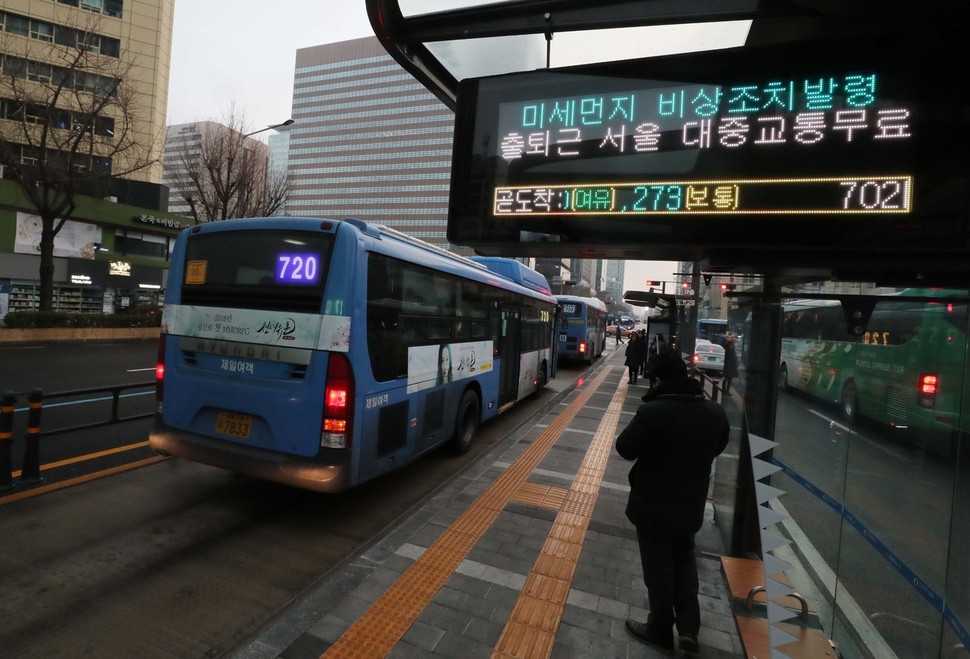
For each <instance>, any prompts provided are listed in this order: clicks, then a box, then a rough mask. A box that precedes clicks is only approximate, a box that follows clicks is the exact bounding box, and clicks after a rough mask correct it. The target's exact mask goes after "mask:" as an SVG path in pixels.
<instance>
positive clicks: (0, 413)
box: [0, 381, 155, 490]
mask: <svg viewBox="0 0 970 659" xmlns="http://www.w3.org/2000/svg"><path fill="white" fill-rule="evenodd" d="M154 387H155V382H154V381H149V382H138V383H135V384H118V385H108V386H102V387H88V388H85V389H73V390H70V391H58V392H54V393H44V392H43V391H42V390H41V389H34V390H32V391H29V392H21V393H17V392H13V391H5V392H3V393H2V394H0V490H6V489H9V488H10V487H12V486H13V478H12V468H13V460H12V455H11V454H12V450H13V420H14V415H15V414H16V413H17V412H18V411H24V409H23V408H22V409H21V410H17V403H18V400H20V399H24V400H26V402H27V408H26V411H27V429H26V433H25V435H24V440H25V445H24V459H23V467H22V469H21V472H20V481H21V483H30V482H32V481H37V480H40V439H41V437H49V436H54V435H62V434H65V433H70V432H78V431H81V430H88V429H91V428H100V427H103V426H109V425H113V424H116V423H124V422H127V421H136V420H138V419H144V418H147V417H150V416H152V415H153V414H154V413H155V412H154V410H150V411H148V412H137V413H133V414H122V409H121V401H122V399H123V398H125V397H135V396H146V395H152V396H153V395H154V392H155V389H154ZM139 389H141V390H144V391H143V392H142V393H126V392H130V391H133V390H139ZM98 394H104V395H101V396H99V395H98ZM79 397H85V398H83V399H81V400H77V399H78V398H79ZM55 401H57V402H55ZM106 401H111V406H110V412H109V413H108V414H107V415H106V416H99V417H98V418H96V419H95V420H92V421H87V422H84V423H75V424H72V425H64V426H58V427H55V428H48V429H44V427H43V410H44V406H45V405H47V406H48V407H65V406H71V405H93V404H96V403H102V402H106Z"/></svg>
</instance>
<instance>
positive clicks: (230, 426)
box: [216, 412, 253, 439]
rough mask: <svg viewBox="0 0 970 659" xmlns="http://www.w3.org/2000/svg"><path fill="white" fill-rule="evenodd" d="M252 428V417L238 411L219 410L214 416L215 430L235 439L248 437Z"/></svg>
mask: <svg viewBox="0 0 970 659" xmlns="http://www.w3.org/2000/svg"><path fill="white" fill-rule="evenodd" d="M252 428H253V417H251V416H250V415H248V414H239V413H238V412H219V416H217V417H216V432H217V433H221V434H223V435H229V436H230V437H236V438H237V439H249V433H250V431H251V430H252Z"/></svg>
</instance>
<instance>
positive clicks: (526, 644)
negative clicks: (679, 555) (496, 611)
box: [322, 368, 623, 659]
mask: <svg viewBox="0 0 970 659" xmlns="http://www.w3.org/2000/svg"><path fill="white" fill-rule="evenodd" d="M612 370H613V369H612V368H604V369H603V372H602V373H601V374H599V375H598V376H597V377H595V378H594V379H593V380H592V381H590V382H587V383H586V385H585V389H583V390H581V391H580V393H579V396H577V397H576V400H574V401H573V402H572V403H571V404H570V405H568V406H567V408H566V409H565V410H564V411H563V412H562V413H561V414H559V416H557V417H556V419H555V421H553V422H552V423H551V424H550V425H549V426H548V427H547V428H546V429H545V430H544V431H543V432H542V434H541V435H539V437H538V438H537V439H536V440H535V441H534V442H532V444H531V445H530V446H529V447H528V448H527V449H526V450H525V451H524V452H523V453H522V455H521V456H519V458H518V459H517V460H516V461H515V463H514V464H512V466H510V467H509V468H508V469H507V470H506V471H505V472H504V473H503V474H502V475H501V476H500V477H499V478H498V479H496V481H495V482H494V483H492V485H491V486H490V487H489V488H488V489H487V490H486V491H485V492H483V493H482V494H481V495H480V496H479V498H478V499H477V500H476V501H475V502H474V503H472V505H471V506H470V507H469V508H468V509H467V510H466V511H465V512H464V513H462V515H461V516H460V517H459V518H458V519H456V520H455V522H454V523H453V524H452V525H451V526H450V527H449V528H448V529H446V530H445V531H444V533H442V535H441V537H440V538H439V539H438V540H437V541H435V543H434V544H432V545H431V546H430V547H428V549H427V551H425V552H424V553H423V554H422V555H421V557H420V558H418V559H417V560H416V561H415V562H414V564H412V565H411V567H410V568H408V569H407V570H406V571H405V572H404V574H402V575H401V577H400V578H399V579H398V580H397V581H396V582H395V583H394V584H393V585H391V586H390V588H388V590H387V591H386V592H385V593H384V594H383V595H382V596H381V597H380V598H378V600H377V601H376V602H374V604H372V605H371V607H370V608H369V609H368V610H367V611H366V612H365V613H364V614H363V615H362V616H361V617H360V618H358V619H357V621H356V622H355V623H354V624H353V625H351V626H350V628H349V629H348V630H347V631H346V632H344V634H343V635H342V636H341V637H340V638H338V639H337V640H336V642H335V643H334V644H333V645H332V646H330V649H329V650H327V652H325V653H324V654H323V655H322V656H324V657H334V658H343V657H348V658H355V659H356V658H363V657H375V658H376V657H384V656H386V655H387V654H388V653H389V652H390V651H391V650H392V649H393V648H394V645H395V644H397V642H398V641H399V640H400V639H401V637H402V636H404V634H405V633H406V632H407V630H408V628H409V627H410V626H411V625H412V624H413V623H414V621H415V620H416V619H417V617H418V616H419V615H420V614H421V612H422V611H423V610H424V609H425V607H426V606H427V605H428V603H429V602H430V601H431V599H432V598H433V597H434V595H435V593H437V592H438V590H439V589H440V588H441V587H442V586H443V585H444V583H445V582H446V581H447V580H448V578H449V577H450V576H451V574H452V573H453V572H454V571H455V569H456V568H457V567H458V564H459V563H461V561H462V560H463V559H464V557H465V556H466V555H467V554H468V552H469V551H470V550H471V549H472V547H474V546H475V543H477V542H478V541H479V539H480V538H481V537H482V535H484V533H485V532H486V531H487V530H488V528H489V526H491V525H492V523H493V522H494V521H495V519H496V518H497V517H498V515H499V513H500V512H501V511H502V510H503V509H504V508H505V506H506V504H508V502H509V501H511V500H513V498H516V497H517V494H518V493H519V492H520V491H522V486H523V485H524V484H525V482H526V479H527V478H528V477H529V475H530V474H531V473H532V472H533V470H535V469H536V467H538V466H539V464H540V463H541V462H542V460H543V458H544V457H545V455H546V453H548V451H549V449H551V448H552V447H553V445H555V443H556V441H558V439H559V437H560V435H561V434H562V433H563V431H564V430H565V429H566V427H567V426H568V425H569V424H570V423H571V422H572V420H573V419H574V418H575V416H576V414H577V413H578V412H579V411H580V410H581V409H582V408H583V407H584V406H585V405H586V404H587V403H588V402H589V399H590V397H592V395H593V393H595V392H596V390H597V389H598V388H599V387H600V386H601V385H602V384H603V382H604V381H605V380H606V378H607V376H608V375H609V374H610V373H611V372H612ZM618 398H619V399H620V400H622V399H623V397H622V396H619V397H618ZM613 406H614V405H613V404H611V405H610V409H611V410H612V408H613ZM617 418H619V414H618V413H617ZM601 427H602V426H601ZM613 427H614V428H615V422H614V424H613ZM601 433H602V430H601V431H599V432H598V433H597V435H596V437H595V438H594V440H593V442H592V443H591V445H595V444H597V438H598V437H599V436H600V434H601ZM610 440H612V437H611V438H610ZM610 440H607V441H610ZM588 456H589V453H587V459H588ZM584 463H585V461H584ZM604 465H605V462H604ZM580 473H581V474H582V473H583V470H582V468H581V469H580ZM590 476H591V477H592V474H590ZM600 477H602V469H601V470H600ZM526 491H527V492H528V491H530V490H526ZM568 497H569V495H568V493H567V495H566V498H567V499H568ZM590 512H592V508H590ZM565 515H566V517H565V518H564V522H563V523H564V524H565V525H566V526H573V527H576V528H582V529H583V532H584V534H585V528H586V525H587V524H588V522H589V519H588V517H587V518H586V519H585V521H583V520H582V519H580V518H581V517H582V515H581V514H575V513H572V514H569V513H565ZM563 516H564V513H563V512H562V510H560V513H559V515H558V516H557V519H556V522H557V524H559V523H560V521H559V520H560V518H562V517H563ZM554 526H555V525H554ZM556 540H557V542H561V540H560V539H558V538H556ZM581 546H582V545H581V543H580V547H581ZM577 555H578V553H577ZM557 560H562V559H557ZM537 563H538V561H537ZM573 568H575V565H574V566H573ZM533 571H534V570H533ZM530 576H531V575H530ZM528 585H529V584H528V582H527V583H526V586H527V587H528ZM558 590H562V589H561V588H558V589H551V590H549V589H545V588H543V589H542V592H543V593H547V594H548V593H550V592H558ZM565 591H566V593H567V594H568V591H569V588H568V587H566V588H565ZM563 602H565V596H564V597H563ZM548 605H549V603H548V602H546V601H545V600H541V599H537V598H532V597H530V598H529V606H530V607H532V608H533V610H534V615H533V614H529V613H528V612H526V611H523V612H522V613H521V614H520V615H521V617H522V618H524V620H525V621H530V620H531V621H534V622H535V623H536V624H537V625H538V627H533V625H532V623H530V622H524V621H517V624H522V625H524V626H523V628H522V629H514V630H511V631H509V632H508V633H507V634H506V633H505V632H503V634H502V637H501V638H500V639H499V645H497V646H496V648H495V653H496V655H497V656H514V657H538V656H548V655H549V654H550V653H551V652H552V641H554V640H555V632H554V630H555V629H557V628H558V626H559V619H558V618H559V617H561V615H562V607H559V610H558V614H557V612H556V610H555V609H554V608H550V607H549V606H548ZM516 608H517V609H518V607H516ZM536 616H537V617H536ZM510 623H511V620H510ZM536 629H539V630H541V631H542V634H543V635H542V636H541V637H540V636H536V635H535V634H534V633H533V632H534V631H535V630H536ZM550 629H551V630H552V637H551V641H550V640H549V631H548V630H550ZM520 632H521V633H520ZM537 643H538V645H537ZM499 646H503V647H506V648H509V649H508V650H505V651H501V650H500V649H499ZM522 652H525V654H522Z"/></svg>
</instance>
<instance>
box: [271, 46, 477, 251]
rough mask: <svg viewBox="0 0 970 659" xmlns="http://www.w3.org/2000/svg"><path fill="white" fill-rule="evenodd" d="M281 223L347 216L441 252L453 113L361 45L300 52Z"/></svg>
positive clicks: (377, 50) (376, 49)
mask: <svg viewBox="0 0 970 659" xmlns="http://www.w3.org/2000/svg"><path fill="white" fill-rule="evenodd" d="M291 116H292V117H293V120H294V123H293V125H292V126H291V129H290V132H289V135H290V138H289V159H288V163H289V166H288V172H289V176H290V183H291V190H290V195H289V199H288V202H287V205H286V212H287V214H288V215H302V216H323V217H334V218H341V217H355V218H359V219H362V220H366V221H369V222H375V223H380V224H386V225H388V226H390V227H392V228H394V229H397V230H399V231H402V232H404V233H407V234H409V235H411V236H414V237H416V238H421V239H422V240H426V241H428V242H430V243H434V244H436V245H439V246H442V247H445V248H448V249H452V250H453V251H457V252H459V253H466V254H467V253H470V250H468V249H467V248H455V247H452V246H451V245H449V244H448V241H447V237H446V228H447V221H448V187H449V182H450V174H451V147H452V136H453V131H454V113H453V112H452V111H451V110H450V109H448V108H447V107H446V106H445V105H443V104H442V103H441V101H439V100H438V99H437V98H436V97H435V96H434V95H433V94H431V92H429V91H428V90H427V89H425V88H424V87H423V86H422V85H420V84H418V83H417V82H415V80H414V78H413V77H412V76H411V75H410V74H409V73H407V72H406V71H404V69H402V68H401V66H400V65H399V64H397V62H395V61H394V60H393V59H392V58H391V57H390V55H388V54H387V52H386V51H385V50H384V49H383V48H382V47H381V45H380V43H379V42H378V41H377V39H376V38H373V37H368V38H363V39H355V40H352V41H343V42H340V43H334V44H327V45H322V46H314V47H311V48H301V49H299V50H297V52H296V69H295V75H294V80H293V110H292V114H291Z"/></svg>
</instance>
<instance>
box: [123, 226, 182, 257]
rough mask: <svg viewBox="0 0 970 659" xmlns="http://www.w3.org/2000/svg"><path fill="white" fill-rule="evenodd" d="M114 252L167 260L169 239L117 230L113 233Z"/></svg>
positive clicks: (138, 232) (139, 232)
mask: <svg viewBox="0 0 970 659" xmlns="http://www.w3.org/2000/svg"><path fill="white" fill-rule="evenodd" d="M115 251H117V252H118V253H120V254H124V255H125V256H149V257H153V258H159V259H167V258H168V253H169V239H168V238H167V237H166V236H156V235H152V234H150V233H142V232H141V231H128V230H127V229H119V230H118V231H117V232H116V233H115Z"/></svg>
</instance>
